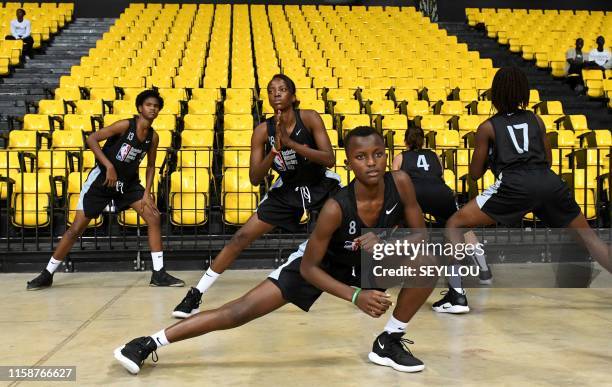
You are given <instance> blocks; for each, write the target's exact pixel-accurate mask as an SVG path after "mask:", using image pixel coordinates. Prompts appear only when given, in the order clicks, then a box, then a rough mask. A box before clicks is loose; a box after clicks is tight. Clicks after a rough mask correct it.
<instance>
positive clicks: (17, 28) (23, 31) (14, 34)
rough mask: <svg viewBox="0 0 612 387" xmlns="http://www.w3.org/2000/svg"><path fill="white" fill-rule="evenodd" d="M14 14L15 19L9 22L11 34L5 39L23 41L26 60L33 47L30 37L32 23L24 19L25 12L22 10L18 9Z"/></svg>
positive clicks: (32, 40) (29, 56)
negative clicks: (15, 15)
mask: <svg viewBox="0 0 612 387" xmlns="http://www.w3.org/2000/svg"><path fill="white" fill-rule="evenodd" d="M16 14H17V18H16V19H13V20H11V34H10V35H7V36H6V37H5V39H6V40H21V41H23V55H24V56H25V58H26V59H30V58H31V56H32V47H33V46H34V39H32V36H30V33H31V32H32V23H31V22H30V21H29V20H28V19H24V17H25V15H26V12H25V11H24V10H23V9H21V8H19V9H18V10H17V12H16Z"/></svg>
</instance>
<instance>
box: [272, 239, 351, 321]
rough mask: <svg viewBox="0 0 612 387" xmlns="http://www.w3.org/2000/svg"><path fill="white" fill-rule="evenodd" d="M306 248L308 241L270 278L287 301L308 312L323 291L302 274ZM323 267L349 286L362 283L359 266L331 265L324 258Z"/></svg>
mask: <svg viewBox="0 0 612 387" xmlns="http://www.w3.org/2000/svg"><path fill="white" fill-rule="evenodd" d="M305 249H306V242H303V243H302V244H301V245H300V247H299V248H298V250H297V251H296V252H294V253H293V254H291V255H290V256H289V258H288V259H287V262H285V264H283V265H282V266H280V267H278V268H277V269H276V270H274V271H273V272H272V273H270V275H269V276H268V279H269V280H270V281H272V282H273V283H274V284H275V285H276V286H278V288H279V289H280V291H281V293H282V294H283V298H284V299H285V300H286V301H287V302H290V303H292V304H294V305H295V306H297V307H299V308H300V309H302V310H303V311H305V312H308V310H309V309H310V307H311V306H312V304H314V303H315V301H316V300H317V299H318V298H319V296H320V295H321V293H323V292H322V291H321V290H320V289H319V288H317V287H316V286H314V285H311V284H310V283H309V282H308V281H306V280H305V279H304V277H302V275H301V274H300V264H301V262H302V256H303V255H304V250H305ZM322 269H323V270H325V272H327V273H328V274H329V275H331V276H332V277H333V278H335V279H337V280H338V281H340V282H342V283H345V284H347V285H349V286H357V287H359V286H360V284H361V276H360V272H359V268H353V267H351V266H345V265H331V264H330V263H329V261H326V260H325V259H323V263H322Z"/></svg>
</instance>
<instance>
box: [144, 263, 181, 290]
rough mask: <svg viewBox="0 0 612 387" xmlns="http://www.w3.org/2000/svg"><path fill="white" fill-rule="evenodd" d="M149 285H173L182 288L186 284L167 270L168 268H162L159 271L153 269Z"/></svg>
mask: <svg viewBox="0 0 612 387" xmlns="http://www.w3.org/2000/svg"><path fill="white" fill-rule="evenodd" d="M149 286H171V287H177V288H180V287H182V286H185V281H183V280H180V279H178V278H176V277H173V276H171V275H170V274H168V273H167V272H166V269H164V268H162V269H161V270H158V271H155V270H153V273H152V274H151V282H149Z"/></svg>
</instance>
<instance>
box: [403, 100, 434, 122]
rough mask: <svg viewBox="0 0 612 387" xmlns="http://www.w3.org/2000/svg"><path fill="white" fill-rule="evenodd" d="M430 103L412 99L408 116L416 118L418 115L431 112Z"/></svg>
mask: <svg viewBox="0 0 612 387" xmlns="http://www.w3.org/2000/svg"><path fill="white" fill-rule="evenodd" d="M430 111H431V110H430V108H429V103H427V101H412V102H409V103H408V110H407V112H408V118H409V119H414V117H416V116H424V115H427V114H430Z"/></svg>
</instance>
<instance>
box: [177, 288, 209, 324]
mask: <svg viewBox="0 0 612 387" xmlns="http://www.w3.org/2000/svg"><path fill="white" fill-rule="evenodd" d="M201 303H202V293H200V291H199V290H198V289H196V288H191V289H189V291H188V292H187V295H186V296H185V298H183V301H181V302H180V303H179V304H178V305H177V306H176V308H174V311H173V312H172V317H176V318H187V317H189V316H191V315H192V314H196V313H198V312H199V311H200V308H199V306H200V304H201Z"/></svg>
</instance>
